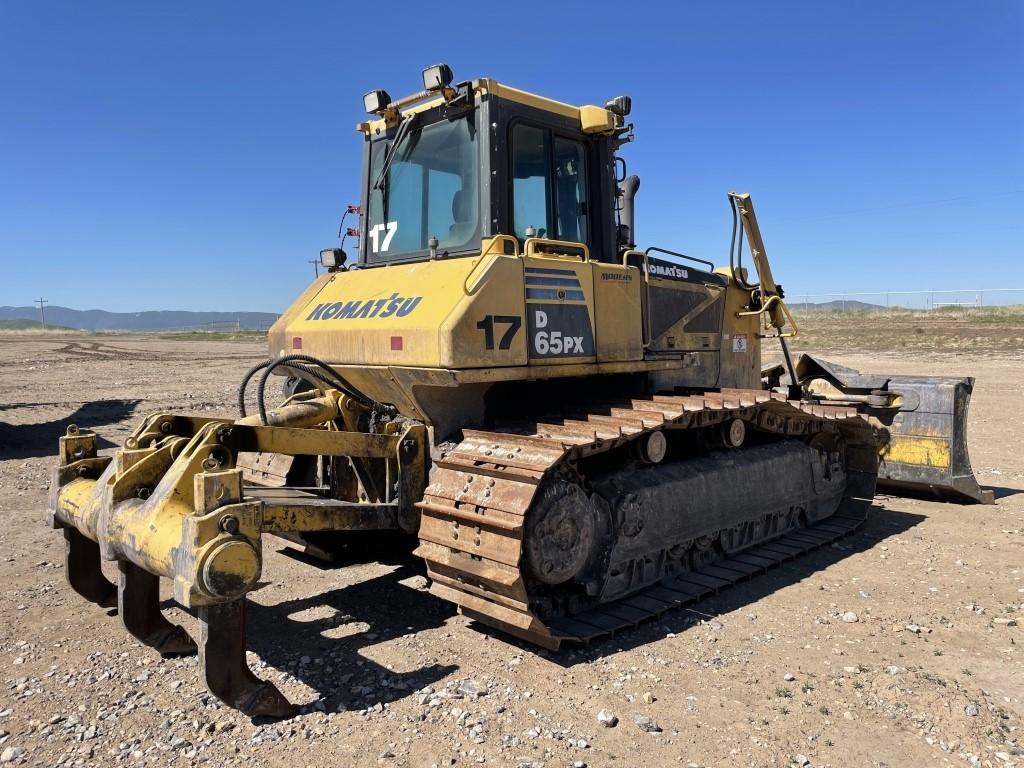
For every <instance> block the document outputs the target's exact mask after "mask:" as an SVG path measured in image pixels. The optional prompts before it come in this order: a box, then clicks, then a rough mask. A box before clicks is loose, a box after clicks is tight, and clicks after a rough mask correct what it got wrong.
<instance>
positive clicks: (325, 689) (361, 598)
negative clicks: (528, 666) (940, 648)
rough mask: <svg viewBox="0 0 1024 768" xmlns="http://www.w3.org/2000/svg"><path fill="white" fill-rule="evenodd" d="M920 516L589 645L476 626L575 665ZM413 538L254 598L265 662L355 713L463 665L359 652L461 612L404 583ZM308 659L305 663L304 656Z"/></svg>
mask: <svg viewBox="0 0 1024 768" xmlns="http://www.w3.org/2000/svg"><path fill="white" fill-rule="evenodd" d="M924 519H925V517H924V516H923V515H918V514H911V513H907V512H901V511H896V510H891V509H885V508H881V507H877V506H876V507H873V508H872V510H871V512H870V513H869V517H868V521H867V523H866V524H865V525H864V527H862V528H861V529H860V530H859V531H857V532H856V533H854V534H851V535H850V536H847V537H846V538H844V539H842V540H840V541H839V542H836V543H833V544H831V545H828V546H825V547H823V548H821V549H817V550H814V551H812V552H809V553H807V554H805V555H802V556H799V557H797V558H796V559H794V560H790V561H788V562H786V563H785V564H783V565H780V566H777V567H775V568H772V569H771V570H769V571H768V572H767V573H765V574H762V575H760V576H757V577H756V578H754V579H751V580H747V581H743V582H740V583H738V584H735V585H733V586H731V587H728V588H725V589H723V590H722V591H720V592H719V593H717V594H715V595H713V596H710V597H707V598H704V599H702V600H699V601H698V602H695V603H692V604H690V605H687V606H685V607H683V608H677V609H675V610H669V611H668V612H666V613H664V614H662V615H661V616H660V617H659V618H657V619H656V620H651V621H647V622H644V623H641V624H640V625H639V626H637V627H636V628H634V629H631V630H628V631H625V632H622V633H620V634H617V635H615V636H613V637H611V638H608V639H605V640H602V641H600V642H596V643H594V644H592V645H590V646H588V647H586V648H580V647H565V648H563V649H562V650H560V651H557V652H549V651H544V650H541V649H539V648H536V647H535V646H532V645H530V644H528V643H524V642H522V641H519V640H516V639H515V638H512V637H510V636H508V635H505V634H502V633H500V632H497V631H495V630H493V629H491V628H489V627H487V626H485V625H482V624H479V623H474V624H473V627H474V628H475V629H476V630H478V631H480V632H482V633H485V634H488V635H492V636H493V637H495V638H496V639H499V640H501V641H502V642H505V643H507V644H508V645H510V646H512V647H519V648H523V649H526V650H527V652H533V653H537V654H539V655H541V656H543V657H545V658H548V659H550V660H552V661H553V662H555V663H556V664H558V665H560V666H563V667H571V666H574V665H575V664H579V663H587V662H590V661H592V660H594V659H596V658H600V657H602V656H606V655H609V654H611V653H616V652H619V651H622V650H627V649H633V648H636V647H638V646H643V645H646V644H649V643H652V642H655V641H657V640H660V639H662V638H664V637H665V636H667V635H668V634H670V633H672V634H681V633H683V632H685V631H686V630H687V629H689V628H691V627H693V626H694V625H696V624H698V623H699V622H700V621H701V620H702V619H705V618H710V617H714V616H716V615H721V614H726V613H730V612H732V611H736V610H739V609H741V608H743V607H745V606H748V605H751V604H753V603H756V602H757V601H759V600H761V599H762V598H764V597H767V596H768V595H771V594H772V593H774V592H776V591H778V590H781V589H784V588H786V587H788V586H791V585H793V584H795V583H798V582H800V581H802V580H803V579H806V578H809V577H811V576H813V575H815V574H817V573H820V572H822V571H823V570H825V569H826V568H828V567H829V566H831V565H834V564H835V563H838V562H841V561H842V560H844V559H846V558H847V557H850V556H851V555H855V554H858V553H860V552H864V551H866V550H869V549H871V548H872V547H874V546H875V545H876V544H878V543H879V542H882V541H884V540H886V539H888V538H889V537H891V536H897V535H899V534H902V533H904V532H905V531H907V530H909V529H910V528H913V527H914V526H915V525H918V524H919V523H920V522H922V521H923V520H924ZM407 544H408V538H407V537H406V538H403V539H399V540H396V539H395V538H394V537H392V538H390V539H389V538H388V537H381V538H380V539H379V540H377V541H376V542H375V543H368V544H367V545H366V546H361V547H358V548H352V549H350V550H346V551H345V553H344V554H343V556H341V557H340V558H339V562H338V563H337V564H336V565H335V566H334V567H342V566H346V565H354V564H357V563H367V562H386V563H387V564H389V565H390V566H391V567H393V570H392V571H391V572H389V573H387V574H383V575H381V576H377V577H375V578H372V579H369V580H367V581H362V582H358V583H355V584H351V585H349V586H345V587H340V588H338V589H333V590H330V591H328V592H325V593H322V594H318V595H313V596H311V597H306V598H300V599H294V600H284V601H282V602H279V603H275V604H273V605H262V604H260V603H257V602H255V601H250V602H249V628H248V646H247V647H248V648H249V649H250V650H252V651H254V652H255V653H257V654H258V655H259V656H260V657H261V658H262V659H263V660H264V661H265V662H266V663H268V664H270V665H272V666H273V667H275V668H277V669H280V670H285V671H287V672H288V673H289V674H290V675H292V676H293V677H295V678H296V679H297V680H299V681H301V682H302V683H304V684H305V685H307V686H309V687H310V688H311V689H313V690H314V691H316V692H317V698H318V699H319V701H321V702H322V703H323V705H324V707H325V708H326V709H327V710H328V711H330V710H334V709H338V707H339V705H341V706H342V707H343V708H345V709H350V710H351V709H369V708H373V707H375V706H376V705H384V704H387V703H390V702H393V701H396V700H399V699H402V698H405V697H407V696H410V695H412V694H413V693H414V692H415V691H416V690H418V689H420V688H423V687H424V686H427V685H432V684H434V683H436V682H438V681H439V680H442V679H444V678H445V677H447V676H448V675H450V674H452V673H453V672H455V671H456V670H457V669H458V667H457V666H455V665H450V664H448V665H445V664H437V663H430V664H426V665H424V666H422V667H419V668H418V669H414V670H411V671H407V672H394V671H392V670H389V669H387V668H385V667H383V666H381V665H379V664H377V663H376V662H374V661H372V660H371V659H370V658H368V657H367V656H366V655H364V654H362V653H361V651H363V650H364V649H366V648H369V647H371V646H374V645H377V644H380V643H385V642H388V641H391V640H394V639H396V638H400V637H402V636H405V635H415V634H417V633H419V632H423V631H425V630H429V629H436V628H438V627H441V626H443V625H444V624H445V622H446V621H447V620H448V619H450V618H451V617H452V616H453V615H454V614H455V608H454V606H452V605H450V604H449V603H447V602H445V601H442V600H440V599H438V598H436V597H434V596H432V595H431V594H430V593H428V592H426V591H425V590H423V589H416V588H413V587H410V586H407V585H405V584H402V583H400V582H401V581H402V580H404V579H409V578H410V577H417V576H422V575H423V572H424V570H423V565H422V563H421V562H420V561H419V559H418V558H416V557H415V556H413V555H412V554H411V552H410V549H409V547H408V546H407ZM283 553H284V554H287V555H290V556H292V557H295V558H297V559H300V560H306V559H307V558H308V556H307V555H302V554H297V553H295V552H294V551H291V552H289V551H288V550H287V549H285V550H284V551H283ZM319 565H320V567H329V566H325V565H324V564H323V563H319ZM264 586H265V585H264ZM172 605H174V603H173V601H165V603H164V605H163V607H164V608H168V607H171V606H172ZM303 657H305V658H306V662H305V663H302V659H303ZM317 659H319V660H320V663H317Z"/></svg>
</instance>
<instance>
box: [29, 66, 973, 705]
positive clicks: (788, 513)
mask: <svg viewBox="0 0 1024 768" xmlns="http://www.w3.org/2000/svg"><path fill="white" fill-rule="evenodd" d="M423 83H424V89H423V90H422V91H420V92H418V93H416V94H413V95H411V96H408V97H406V98H401V99H397V100H394V99H392V98H391V97H390V96H389V95H388V93H387V92H386V91H383V90H375V91H372V92H370V93H368V94H366V96H365V97H364V106H365V108H366V111H367V113H368V114H369V115H370V116H371V119H369V120H367V121H366V122H363V123H360V124H359V125H358V130H359V132H360V133H361V135H362V137H363V143H364V154H363V172H362V201H361V204H360V205H359V206H354V207H353V209H352V212H354V213H357V214H358V221H359V225H358V227H355V228H353V229H352V230H351V231H350V234H351V235H352V236H353V237H356V238H358V253H359V256H358V259H355V260H353V262H352V263H349V260H348V258H347V256H346V253H345V252H344V251H343V250H342V249H341V248H328V249H325V250H324V251H322V252H321V260H322V263H323V265H324V266H325V267H326V273H325V274H323V275H321V276H319V277H318V278H317V279H316V281H315V282H313V283H312V284H311V285H310V286H309V287H308V288H307V289H306V290H305V292H304V293H303V294H302V295H301V296H299V298H298V299H297V300H296V301H295V302H294V303H293V304H292V305H291V307H290V308H289V309H288V310H287V311H286V312H285V313H284V314H283V315H282V316H281V318H280V320H279V321H278V322H277V323H276V324H275V325H274V326H273V328H272V329H271V330H270V332H269V345H270V354H271V357H270V358H269V359H268V360H267V361H266V362H264V363H261V364H260V365H258V366H255V367H254V368H253V369H252V370H250V371H249V372H248V373H247V374H246V375H245V377H244V379H243V381H242V382H241V384H240V391H239V408H240V411H241V413H240V415H239V418H237V419H230V418H209V417H198V416H188V415H183V414H177V413H155V414H152V415H150V416H149V417H147V418H146V419H145V420H144V421H143V423H142V424H141V425H139V427H138V428H137V429H136V430H135V431H134V432H133V433H132V435H131V436H130V437H129V438H128V439H127V440H126V442H125V444H124V446H123V447H122V448H121V449H120V450H118V451H116V452H115V453H114V455H113V456H100V455H98V453H97V443H96V435H95V434H93V433H90V432H87V431H83V430H79V429H77V428H75V427H69V429H68V431H67V434H66V436H64V437H62V438H61V440H60V461H59V467H58V468H57V469H56V470H55V475H54V478H53V484H52V490H51V495H50V501H49V511H48V516H47V517H48V522H49V524H50V525H51V526H53V527H54V528H59V529H61V530H62V531H63V534H64V537H65V541H66V574H67V578H68V581H69V582H70V585H71V587H72V588H73V589H74V590H75V591H76V592H78V593H79V594H80V595H81V596H82V597H84V598H86V599H87V600H90V601H92V602H94V603H96V604H98V605H100V606H104V607H113V606H116V607H117V609H118V613H119V615H120V617H121V621H122V622H123V624H124V627H125V628H126V629H127V630H128V631H129V632H130V633H131V634H132V635H134V636H135V637H136V638H138V639H139V640H140V641H141V642H142V643H144V644H146V645H149V646H151V647H153V648H154V649H155V650H157V651H158V652H160V653H161V654H165V655H172V654H188V653H194V652H196V651H197V650H198V652H199V653H200V655H201V669H202V672H203V675H204V678H205V682H206V684H207V686H208V687H209V689H210V690H211V691H212V692H213V693H214V694H215V695H216V696H218V697H219V698H220V699H222V700H223V701H225V702H226V703H228V704H229V705H230V706H233V707H236V708H238V709H240V710H243V711H244V712H246V713H248V714H249V715H252V716H259V715H262V716H272V717H274V716H284V715H287V714H288V713H289V712H290V711H292V705H291V704H290V703H289V702H288V701H287V700H286V699H285V698H284V696H283V695H282V694H281V693H280V692H279V691H278V690H277V688H276V687H275V686H274V685H273V684H272V683H270V682H267V681H263V680H260V679H258V678H257V677H256V676H255V675H254V674H253V673H252V672H251V671H250V669H249V668H248V666H247V665H246V660H245V647H246V639H245V616H246V609H245V606H246V593H247V592H248V591H249V590H251V589H252V588H253V587H254V585H255V584H256V583H257V580H258V579H259V578H260V575H261V570H262V542H261V539H262V537H263V536H264V535H267V534H273V535H275V536H278V537H283V538H285V539H288V540H290V541H291V542H295V543H297V544H299V545H304V546H307V547H309V548H310V549H311V550H314V551H329V550H330V548H331V547H332V546H334V544H335V543H336V542H337V541H338V537H339V536H340V537H341V538H342V539H344V537H345V536H353V535H356V534H355V532H360V531H382V530H383V531H400V532H404V533H405V534H407V535H408V536H409V538H410V539H411V540H413V541H414V542H418V543H417V544H415V554H416V555H417V556H418V557H419V558H422V560H423V562H424V563H425V565H426V570H427V574H428V576H429V579H430V584H431V591H432V592H433V594H434V595H436V596H437V597H440V598H442V599H444V600H448V601H451V602H452V603H454V604H456V605H457V606H458V607H459V610H461V611H462V612H463V613H464V614H465V615H467V616H469V617H471V618H472V619H475V620H477V621H479V622H482V623H483V624H487V625H490V626H492V627H496V628H498V629H499V630H502V631H504V632H507V633H509V634H511V635H514V636H516V637H518V638H522V639H525V640H527V641H529V642H532V643H535V644H536V645H538V646H542V647H544V648H549V649H555V648H558V647H559V646H560V645H561V644H563V643H587V642H590V641H592V640H594V639H597V638H601V637H604V636H608V635H611V634H613V633H616V632H620V631H623V630H626V629H628V628H630V627H633V626H635V625H636V624H637V623H639V622H642V621H644V620H645V619H648V618H651V617H655V616H658V615H660V614H661V613H663V612H664V611H667V610H670V609H672V608H675V607H677V606H680V605H683V604H686V603H688V602H691V601H693V600H697V599H700V598H701V597H702V596H704V595H706V594H709V593H711V592H714V591H715V590H718V589H721V588H723V587H726V586H728V585H730V584H732V583H734V582H736V581H738V580H741V579H746V578H750V577H754V576H756V575H757V574H759V573H761V572H762V571H764V570H766V569H768V568H771V567H772V566H774V565H776V564H778V563H780V562H783V561H785V560H787V559H789V558H792V557H796V556H798V555H800V554H802V553H804V552H807V551H809V550H811V549H814V548H816V547H820V546H822V545H826V544H828V543H830V542H832V541H834V540H835V539H837V538H838V537H841V536H843V535H845V534H847V533H849V532H850V531H852V530H854V529H855V528H856V527H857V526H858V525H860V524H861V523H862V522H863V520H864V519H865V515H866V514H867V510H868V508H869V507H870V505H871V503H872V499H873V497H874V493H875V487H876V482H877V481H881V482H888V483H890V484H894V485H895V486H896V487H898V488H903V489H910V490H912V491H917V492H922V491H923V492H928V493H937V494H945V495H954V496H957V497H959V498H960V499H962V500H975V501H984V500H990V498H987V497H986V494H985V493H984V492H983V491H981V489H980V488H979V487H978V485H977V483H976V482H975V480H974V477H973V474H972V472H971V468H970V463H969V460H968V457H967V449H966V435H965V423H966V412H967V405H968V401H969V398H970V394H971V388H972V385H973V381H972V380H971V379H928V378H909V377H902V378H900V377H888V376H870V375H863V374H860V373H858V372H856V371H851V370H849V369H846V368H842V367H839V366H835V365H832V364H830V363H828V362H826V361H821V360H817V359H814V358H811V357H808V356H806V355H805V356H802V357H800V358H799V359H797V360H795V361H794V360H793V357H792V356H791V354H790V352H789V348H788V346H787V342H788V339H789V338H790V337H791V336H793V335H795V334H796V331H797V329H796V323H795V322H794V320H793V318H792V316H791V315H790V312H789V310H788V309H787V307H786V304H785V302H784V296H783V291H782V288H781V286H780V285H778V284H777V283H776V282H775V280H774V278H773V276H772V273H771V269H770V267H769V264H768V261H767V257H766V254H765V247H764V244H763V242H762V238H761V233H760V231H759V228H758V225H757V220H756V218H755V215H754V208H753V205H752V203H751V199H750V197H749V195H746V194H734V193H731V194H730V195H729V197H728V200H729V202H730V205H731V207H732V213H733V233H732V245H731V246H730V250H729V263H728V265H726V266H721V267H717V268H716V266H715V265H714V264H713V263H711V262H708V261H704V260H702V259H699V258H695V257H692V256H689V255H686V254H683V253H681V252H678V251H673V250H669V249H665V248H658V247H648V248H646V249H640V248H638V247H637V245H636V241H637V237H636V232H635V225H634V199H635V196H636V193H637V190H638V187H639V179H638V178H637V177H636V176H630V175H627V173H626V168H625V162H624V161H623V159H622V158H621V156H620V155H619V150H620V148H621V147H622V146H623V145H624V144H626V143H627V142H629V141H631V140H632V138H633V130H632V129H633V126H632V125H631V124H629V123H627V117H628V115H629V113H630V99H629V98H628V97H619V98H615V99H613V100H611V101H609V102H608V103H607V104H605V105H604V106H603V107H600V106H582V107H576V106H571V105H569V104H564V103H561V102H557V101H553V100H550V99H547V98H543V97H540V96H536V95H533V94H530V93H526V92H524V91H521V90H517V89H515V88H511V87H508V86H505V85H502V84H499V83H497V82H495V81H493V80H490V79H478V80H471V81H465V82H460V83H455V82H454V78H453V76H452V72H451V70H450V68H449V67H447V66H445V65H443V64H442V65H436V66H433V67H429V68H427V69H426V70H424V72H423ZM744 241H746V244H747V249H746V250H747V251H748V252H749V258H750V261H751V263H752V265H753V270H752V272H748V270H747V269H746V267H744V266H743V254H744ZM342 244H344V240H343V241H342ZM766 343H770V344H772V345H773V348H774V345H778V349H779V351H780V352H781V360H782V362H781V364H780V365H778V366H769V367H767V368H765V369H764V370H763V369H762V345H764V344H766ZM271 377H273V378H271ZM282 380H283V381H284V382H286V393H285V399H284V401H283V402H282V403H280V404H279V405H276V406H275V407H268V403H267V398H268V385H269V383H270V382H271V381H282ZM274 391H275V392H276V387H275V388H274ZM253 394H254V395H255V398H254V400H255V406H256V407H255V409H254V410H255V412H254V413H251V414H247V413H246V405H247V403H252V402H253V398H252V396H253ZM275 399H276V398H275ZM102 561H109V562H116V563H117V569H118V581H117V584H114V583H112V582H111V581H109V580H108V579H107V577H106V576H105V575H104V573H103V570H102V568H101V564H102ZM160 578H166V579H169V580H170V582H171V585H172V588H173V597H174V599H175V600H176V601H177V603H179V604H180V605H182V606H183V607H185V608H186V609H188V610H190V611H192V612H194V613H195V614H196V615H197V617H198V619H199V624H200V628H201V634H200V637H199V638H198V642H197V641H195V640H193V639H192V638H191V637H190V636H189V634H187V633H186V631H185V630H184V629H182V628H181V627H179V626H176V625H174V624H172V623H170V622H169V621H168V620H167V619H166V618H165V617H164V616H163V614H162V613H161V611H160V608H159V600H160V597H159V584H160V582H159V580H160Z"/></svg>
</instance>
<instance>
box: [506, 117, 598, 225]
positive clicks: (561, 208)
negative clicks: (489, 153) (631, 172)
mask: <svg viewBox="0 0 1024 768" xmlns="http://www.w3.org/2000/svg"><path fill="white" fill-rule="evenodd" d="M586 194H587V176H586V154H585V147H584V146H583V142H580V141H575V140H573V139H567V138H565V137H563V136H558V135H555V134H554V133H553V132H552V131H551V130H549V129H546V128H538V127H535V126H532V125H527V124H524V123H518V124H516V125H515V126H513V128H512V207H513V211H512V220H513V229H514V230H515V233H516V237H518V238H520V239H524V238H526V237H527V236H528V235H527V230H528V229H532V230H533V232H532V234H533V236H534V237H543V238H548V239H552V240H566V241H569V242H577V243H585V242H586V241H587V200H586Z"/></svg>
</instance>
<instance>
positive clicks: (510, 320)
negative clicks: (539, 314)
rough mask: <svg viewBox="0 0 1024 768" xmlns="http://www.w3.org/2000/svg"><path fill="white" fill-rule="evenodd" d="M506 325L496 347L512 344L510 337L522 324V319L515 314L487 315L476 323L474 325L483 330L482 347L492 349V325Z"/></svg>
mask: <svg viewBox="0 0 1024 768" xmlns="http://www.w3.org/2000/svg"><path fill="white" fill-rule="evenodd" d="M495 324H499V325H508V328H506V329H505V333H503V334H502V336H501V341H499V342H498V349H508V348H509V347H511V346H512V339H514V338H515V337H516V333H517V332H518V331H519V329H520V328H521V327H522V325H523V319H522V318H521V317H517V316H516V315H487V316H486V317H484V319H483V320H481V321H480V322H479V323H477V324H476V327H477V328H479V329H480V330H481V331H483V332H484V349H494V326H495Z"/></svg>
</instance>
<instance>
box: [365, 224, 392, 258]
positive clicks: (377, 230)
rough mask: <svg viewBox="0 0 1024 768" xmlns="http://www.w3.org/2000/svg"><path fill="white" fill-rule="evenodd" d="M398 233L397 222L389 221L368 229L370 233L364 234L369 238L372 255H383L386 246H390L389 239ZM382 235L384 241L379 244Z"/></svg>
mask: <svg viewBox="0 0 1024 768" xmlns="http://www.w3.org/2000/svg"><path fill="white" fill-rule="evenodd" d="M397 231H398V222H397V221H389V222H388V223H387V224H377V225H376V226H373V227H370V231H369V232H367V233H366V234H367V235H369V236H370V240H372V241H373V242H372V243H370V245H371V247H372V248H373V252H374V253H383V252H385V251H387V249H388V246H390V245H391V238H393V237H394V236H395V232H397ZM381 232H383V233H384V240H383V242H381V240H380V234H381Z"/></svg>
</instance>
